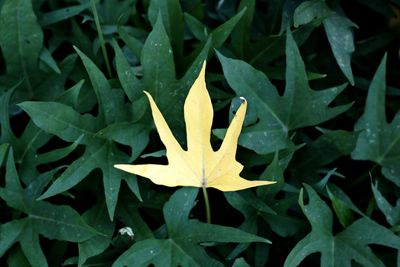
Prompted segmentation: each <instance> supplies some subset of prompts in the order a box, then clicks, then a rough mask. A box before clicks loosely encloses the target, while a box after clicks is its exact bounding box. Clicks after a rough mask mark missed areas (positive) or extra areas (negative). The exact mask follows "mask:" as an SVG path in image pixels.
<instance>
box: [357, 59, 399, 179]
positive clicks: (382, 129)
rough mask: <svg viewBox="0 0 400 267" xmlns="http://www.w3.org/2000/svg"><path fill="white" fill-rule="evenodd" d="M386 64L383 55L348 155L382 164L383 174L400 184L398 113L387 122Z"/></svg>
mask: <svg viewBox="0 0 400 267" xmlns="http://www.w3.org/2000/svg"><path fill="white" fill-rule="evenodd" d="M385 65H386V55H385V56H384V57H383V59H382V61H381V63H380V65H379V67H378V69H377V71H376V73H375V75H374V78H373V79H372V81H371V84H370V87H369V90H368V96H367V102H366V104H365V109H364V113H363V115H362V116H361V118H360V119H359V120H358V121H357V123H356V125H355V127H354V129H355V130H356V131H361V133H360V135H359V136H358V139H357V144H356V148H355V150H354V151H353V153H352V154H351V156H352V158H353V159H355V160H371V161H374V162H376V163H377V164H379V165H381V166H382V174H383V175H384V176H385V177H386V178H387V179H389V180H390V181H392V182H393V183H395V184H396V185H397V186H400V180H399V179H398V178H399V175H400V165H399V164H398V163H399V158H400V113H397V114H396V116H395V117H394V119H393V120H392V122H391V123H390V124H389V123H387V120H386V114H385V90H386V82H385V75H386V67H385Z"/></svg>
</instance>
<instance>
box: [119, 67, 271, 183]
mask: <svg viewBox="0 0 400 267" xmlns="http://www.w3.org/2000/svg"><path fill="white" fill-rule="evenodd" d="M145 93H146V95H147V97H148V99H149V102H150V107H151V110H152V114H153V117H154V121H155V124H156V127H157V130H158V133H159V135H160V138H161V141H162V142H163V143H164V145H165V147H166V149H167V158H168V165H156V164H144V165H127V164H118V165H115V167H116V168H118V169H121V170H124V171H127V172H130V173H133V174H137V175H140V176H143V177H146V178H149V179H150V180H151V181H153V182H154V183H156V184H159V185H165V186H171V187H172V186H194V187H213V188H217V189H219V190H221V191H236V190H241V189H246V188H250V187H254V186H260V185H268V184H271V183H273V182H268V181H248V180H245V179H243V178H242V177H240V176H239V174H240V172H241V171H242V169H243V165H242V164H240V163H239V162H238V161H236V159H235V154H236V147H237V140H238V137H239V134H240V130H241V128H242V124H243V120H244V117H245V114H246V107H247V102H246V100H245V99H242V104H241V106H240V107H239V109H238V111H237V112H236V115H235V117H234V118H233V120H232V122H231V124H230V126H229V128H228V130H227V132H226V135H225V139H224V141H223V142H222V145H221V147H220V148H219V150H218V151H214V150H213V148H212V147H211V143H210V136H211V125H212V120H213V108H212V104H211V99H210V96H209V94H208V92H207V89H206V82H205V63H204V64H203V67H202V69H201V71H200V74H199V77H198V78H197V79H196V81H195V82H194V84H193V86H192V88H191V89H190V91H189V94H188V96H187V98H186V101H185V105H184V113H185V122H186V135H187V147H188V149H187V150H186V151H185V150H183V149H182V147H181V146H180V144H179V143H178V141H177V140H176V139H175V137H174V136H173V134H172V132H171V130H170V128H169V127H168V124H167V122H166V121H165V119H164V117H163V115H162V114H161V112H160V110H159V109H158V107H157V105H156V103H155V102H154V100H153V98H152V96H151V95H150V94H149V93H147V92H145Z"/></svg>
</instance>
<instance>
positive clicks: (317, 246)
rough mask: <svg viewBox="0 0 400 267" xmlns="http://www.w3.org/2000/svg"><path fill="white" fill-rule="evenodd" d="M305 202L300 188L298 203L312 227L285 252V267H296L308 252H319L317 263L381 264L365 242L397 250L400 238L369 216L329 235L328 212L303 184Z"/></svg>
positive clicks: (323, 204) (375, 266) (328, 264)
mask: <svg viewBox="0 0 400 267" xmlns="http://www.w3.org/2000/svg"><path fill="white" fill-rule="evenodd" d="M304 187H305V189H306V191H307V193H308V196H309V203H308V204H307V205H305V204H304V200H303V191H301V193H300V199H299V204H300V206H301V208H302V210H303V213H304V214H305V215H306V216H307V219H308V220H309V222H310V224H311V227H312V230H311V232H310V233H309V234H308V235H307V236H306V237H304V238H303V239H302V240H301V241H300V242H298V243H297V245H296V246H295V247H294V248H293V249H292V251H291V252H290V253H289V255H288V257H287V258H286V261H285V265H284V266H285V267H291V266H298V265H299V264H300V263H301V262H302V261H303V260H304V259H305V258H306V257H307V256H308V255H310V254H312V253H316V252H320V253H321V263H320V264H321V266H331V267H336V266H338V267H339V266H351V264H352V261H356V262H357V263H359V264H361V265H362V266H366V267H368V266H370V267H377V266H382V267H383V266H384V264H383V263H382V261H381V260H380V259H379V258H378V257H377V256H375V254H374V253H373V251H372V250H371V248H369V246H368V245H370V244H377V245H382V246H387V247H391V248H396V249H400V237H398V236H396V235H395V234H393V232H392V231H390V230H389V229H387V228H385V227H383V226H381V225H379V224H377V223H376V222H374V221H372V220H371V219H369V218H366V217H364V218H361V219H359V220H357V221H355V222H354V223H353V224H351V225H350V226H349V227H347V228H346V229H345V230H344V231H342V232H340V233H338V234H336V235H333V234H332V224H333V218H332V212H331V210H330V209H329V207H328V206H327V205H326V203H325V202H324V201H322V200H321V199H320V198H319V196H318V194H317V193H316V192H315V191H314V190H313V189H312V188H311V187H310V186H308V185H304Z"/></svg>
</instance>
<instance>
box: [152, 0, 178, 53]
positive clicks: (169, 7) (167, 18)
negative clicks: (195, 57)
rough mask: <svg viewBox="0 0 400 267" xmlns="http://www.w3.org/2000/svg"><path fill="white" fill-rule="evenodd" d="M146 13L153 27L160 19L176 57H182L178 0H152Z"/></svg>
mask: <svg viewBox="0 0 400 267" xmlns="http://www.w3.org/2000/svg"><path fill="white" fill-rule="evenodd" d="M148 15H149V19H150V21H151V23H152V25H153V27H156V26H155V25H156V24H157V22H158V21H159V20H160V19H162V24H163V25H164V26H165V30H166V32H167V33H168V36H169V39H170V40H171V44H172V47H173V48H174V52H175V53H176V55H177V58H180V57H182V55H183V33H184V25H183V13H182V8H181V5H180V1H178V0H170V1H163V0H152V1H151V2H150V6H149V10H148Z"/></svg>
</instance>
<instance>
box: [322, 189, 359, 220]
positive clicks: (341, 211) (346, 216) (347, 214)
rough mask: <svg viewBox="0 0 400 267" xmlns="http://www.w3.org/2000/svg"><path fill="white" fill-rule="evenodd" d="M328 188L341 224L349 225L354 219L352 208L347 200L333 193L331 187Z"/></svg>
mask: <svg viewBox="0 0 400 267" xmlns="http://www.w3.org/2000/svg"><path fill="white" fill-rule="evenodd" d="M326 189H327V191H328V196H329V198H330V200H331V202H332V206H333V209H334V211H335V214H336V216H337V217H338V219H339V222H340V224H341V225H342V226H343V227H345V228H346V227H348V226H349V225H350V224H351V223H352V222H353V221H354V218H353V214H352V212H351V210H350V208H349V207H348V206H347V204H346V203H345V202H343V201H342V200H341V199H339V198H337V197H336V196H335V195H334V194H332V192H331V190H329V187H327V188H326Z"/></svg>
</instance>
